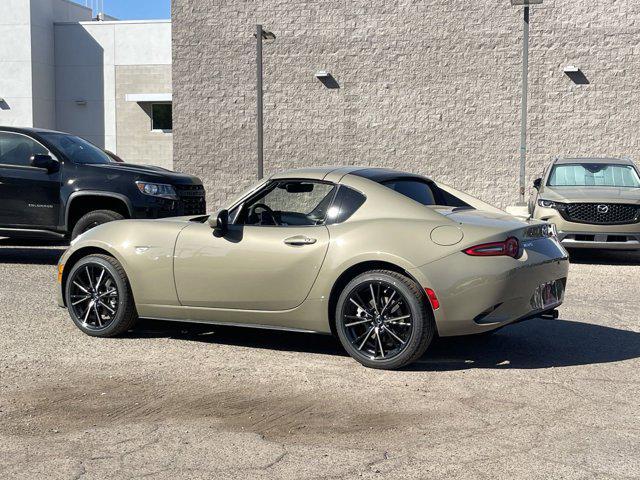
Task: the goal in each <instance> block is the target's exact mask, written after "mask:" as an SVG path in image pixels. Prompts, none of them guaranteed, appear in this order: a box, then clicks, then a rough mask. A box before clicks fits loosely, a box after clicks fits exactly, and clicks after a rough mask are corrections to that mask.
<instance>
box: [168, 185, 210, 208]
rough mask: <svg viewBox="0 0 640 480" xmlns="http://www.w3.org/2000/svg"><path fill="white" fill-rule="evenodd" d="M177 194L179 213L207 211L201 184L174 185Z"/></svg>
mask: <svg viewBox="0 0 640 480" xmlns="http://www.w3.org/2000/svg"><path fill="white" fill-rule="evenodd" d="M175 189H176V193H177V194H178V198H179V199H180V200H179V203H178V210H179V212H180V213H179V215H204V214H205V213H206V211H207V203H206V201H205V192H204V187H203V186H202V185H175Z"/></svg>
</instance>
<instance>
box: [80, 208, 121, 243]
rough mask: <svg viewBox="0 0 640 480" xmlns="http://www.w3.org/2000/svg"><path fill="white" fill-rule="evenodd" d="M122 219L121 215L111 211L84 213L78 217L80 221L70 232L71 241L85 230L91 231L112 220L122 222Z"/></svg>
mask: <svg viewBox="0 0 640 480" xmlns="http://www.w3.org/2000/svg"><path fill="white" fill-rule="evenodd" d="M123 218H124V217H123V216H122V215H121V214H119V213H118V212H114V211H113V210H94V211H93V212H89V213H86V214H85V215H83V216H82V217H80V220H78V221H77V222H76V224H75V225H74V227H73V230H72V232H71V240H73V239H74V238H76V237H77V236H78V235H81V234H83V233H84V232H86V231H87V230H91V229H92V228H93V227H97V226H98V225H102V224H103V223H107V222H113V221H114V220H122V219H123Z"/></svg>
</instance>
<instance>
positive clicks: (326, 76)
mask: <svg viewBox="0 0 640 480" xmlns="http://www.w3.org/2000/svg"><path fill="white" fill-rule="evenodd" d="M315 77H316V78H317V79H318V80H320V82H322V84H323V85H324V86H325V87H327V88H331V89H333V88H340V85H339V84H338V81H337V80H336V79H335V78H333V75H331V74H330V73H329V72H327V71H325V70H320V71H318V72H316V73H315Z"/></svg>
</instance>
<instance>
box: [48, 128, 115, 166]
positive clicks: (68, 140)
mask: <svg viewBox="0 0 640 480" xmlns="http://www.w3.org/2000/svg"><path fill="white" fill-rule="evenodd" d="M40 136H41V137H43V138H44V139H45V140H47V141H48V142H50V143H51V144H52V145H53V146H54V147H56V148H57V149H58V150H60V151H61V152H62V153H64V154H65V156H66V157H68V158H69V159H70V160H71V161H72V162H73V163H84V164H87V163H89V164H97V163H102V164H104V163H113V160H111V158H110V157H109V155H107V154H106V153H105V152H103V151H102V150H100V149H99V148H98V147H96V146H95V145H93V144H92V143H89V142H87V141H86V140H83V139H82V138H80V137H74V136H72V135H64V134H62V133H41V134H40Z"/></svg>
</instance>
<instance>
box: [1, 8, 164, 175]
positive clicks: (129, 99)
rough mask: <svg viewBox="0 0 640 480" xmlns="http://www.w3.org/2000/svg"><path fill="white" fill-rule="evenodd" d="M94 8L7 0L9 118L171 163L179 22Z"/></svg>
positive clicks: (135, 158) (5, 99)
mask: <svg viewBox="0 0 640 480" xmlns="http://www.w3.org/2000/svg"><path fill="white" fill-rule="evenodd" d="M91 17H92V11H91V9H90V8H87V7H84V6H82V5H79V4H77V3H74V2H70V1H68V0H2V2H0V38H3V41H2V42H0V71H2V72H3V74H2V75H0V99H2V100H0V125H5V126H17V127H37V128H48V129H55V130H61V131H64V132H69V133H73V134H76V135H79V136H81V137H83V138H86V139H87V140H89V141H91V142H93V143H94V144H96V145H98V146H100V147H102V148H105V149H107V150H110V151H112V152H114V153H116V154H117V155H118V156H120V157H122V158H123V159H124V160H125V161H128V162H133V163H149V164H154V165H159V166H164V167H168V168H171V167H172V165H173V159H172V156H173V148H172V144H173V139H172V104H171V100H172V98H171V92H172V88H171V22H170V21H116V20H111V19H109V20H107V21H95V20H92V18H91ZM106 18H108V17H106Z"/></svg>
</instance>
